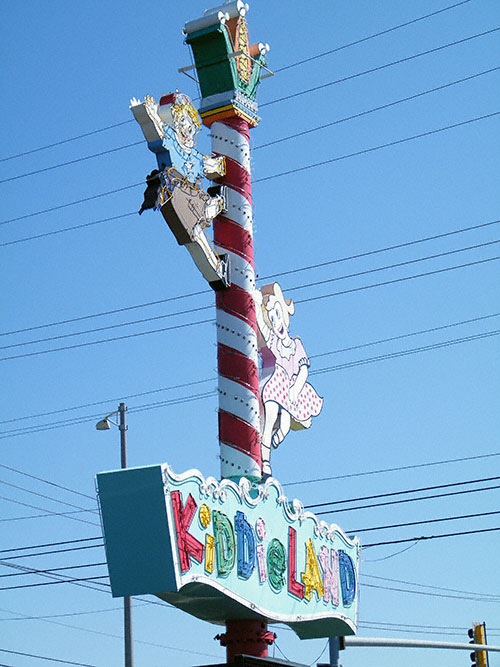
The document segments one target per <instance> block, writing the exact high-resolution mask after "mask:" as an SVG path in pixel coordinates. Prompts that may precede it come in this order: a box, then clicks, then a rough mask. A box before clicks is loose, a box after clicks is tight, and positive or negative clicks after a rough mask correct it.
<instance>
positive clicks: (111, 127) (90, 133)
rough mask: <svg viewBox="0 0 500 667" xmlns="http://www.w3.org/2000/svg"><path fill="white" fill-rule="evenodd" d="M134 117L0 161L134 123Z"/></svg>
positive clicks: (6, 158) (2, 159) (0, 160)
mask: <svg viewBox="0 0 500 667" xmlns="http://www.w3.org/2000/svg"><path fill="white" fill-rule="evenodd" d="M133 122H134V119H133V118H129V119H128V120H122V121H121V122H120V123H113V125H108V126H107V127H101V128H99V129H98V130H91V131H90V132H84V133H83V134H79V135H78V136H76V137H70V138H69V139H61V140H60V141H56V142H54V143H52V144H46V145H45V146H40V147H39V148H31V149H30V150H29V151H24V152H23V153H17V154H16V155H9V156H8V157H3V158H0V162H6V161H7V160H14V158H18V157H24V156H25V155H31V154H32V153H38V152H39V151H44V150H47V149H48V148H54V147H55V146H60V145H61V144H67V143H69V142H70V141H76V140H77V139H83V138H84V137H90V136H91V135H93V134H98V133H99V132H105V131H106V130H113V129H114V128H115V127H120V126H121V125H128V123H133Z"/></svg>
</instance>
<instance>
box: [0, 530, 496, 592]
mask: <svg viewBox="0 0 500 667" xmlns="http://www.w3.org/2000/svg"><path fill="white" fill-rule="evenodd" d="M491 530H500V528H496V529H493V528H492V529H491ZM473 532H485V531H473ZM467 534H468V533H463V535H467ZM451 535H462V533H452V534H450V535H436V536H429V537H425V538H423V537H419V538H418V539H419V540H422V539H434V537H451ZM366 546H368V545H366ZM365 548H366V547H365ZM363 588H376V589H379V590H385V591H396V592H398V593H412V594H413V595H423V596H424V597H433V598H448V599H453V600H473V601H474V602H483V603H484V602H492V603H493V604H498V599H496V600H490V599H489V598H483V597H478V596H477V595H474V594H473V595H470V596H468V595H451V594H447V593H430V592H429V591H412V590H411V589H409V588H396V587H393V586H380V585H378V584H367V583H366V582H365V583H364V584H363ZM0 590H1V589H0Z"/></svg>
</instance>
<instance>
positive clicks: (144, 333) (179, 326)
mask: <svg viewBox="0 0 500 667" xmlns="http://www.w3.org/2000/svg"><path fill="white" fill-rule="evenodd" d="M499 259H500V258H499ZM213 323H214V320H213V318H210V319H208V320H199V321H198V322H187V323H186V324H175V325H172V326H170V327H163V328H161V329H153V330H152V331H141V332H138V333H132V334H126V335H123V336H114V337H113V338H106V339H102V340H93V341H88V342H86V343H75V344H74V345H67V346H65V347H59V348H53V349H52V350H39V351H38V352H26V353H24V354H16V355H13V356H10V357H3V358H0V361H8V360H9V359H21V358H24V357H33V356H37V355H39V354H48V353H49V352H61V351H63V350H74V349H77V348H81V347H88V346H90V345H99V344H101V343H112V342H115V341H118V340H125V339H127V338H137V337H138V336H148V335H150V334H155V333H163V332H165V331H173V330H174V329H185V328H186V327H193V326H198V325H199V324H213Z"/></svg>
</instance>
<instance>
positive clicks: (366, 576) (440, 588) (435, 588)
mask: <svg viewBox="0 0 500 667" xmlns="http://www.w3.org/2000/svg"><path fill="white" fill-rule="evenodd" d="M362 578H363V579H377V580H378V581H389V582H391V583H393V584H406V585H407V586H419V587H420V588H429V589H431V590H433V591H444V592H446V593H462V594H463V595H478V596H480V597H482V598H488V599H495V600H498V599H500V595H494V594H492V593H478V592H477V591H463V590H460V589H457V588H445V587H444V586H433V585H431V584H420V583H418V582H415V581H407V580H405V579H392V578H390V577H381V576H377V575H375V574H364V575H363V577H362Z"/></svg>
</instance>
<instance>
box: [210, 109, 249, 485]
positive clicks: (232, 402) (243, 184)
mask: <svg viewBox="0 0 500 667" xmlns="http://www.w3.org/2000/svg"><path fill="white" fill-rule="evenodd" d="M210 129H211V135H212V150H213V152H214V153H216V154H217V155H224V156H225V157H226V175H225V176H224V177H223V178H222V179H221V180H220V182H221V183H222V184H223V185H225V186H226V194H227V212H226V213H224V215H220V216H218V217H217V218H216V219H215V220H214V243H215V246H216V250H217V252H218V254H222V253H226V254H228V255H229V259H230V279H231V286H230V287H229V288H228V289H226V290H222V291H220V292H217V296H216V315H217V317H216V322H217V361H218V373H219V387H218V389H219V441H220V457H221V476H222V477H226V478H240V477H248V478H249V479H253V480H259V479H260V478H261V453H260V407H259V406H260V403H259V373H258V349H257V323H256V318H255V305H254V301H253V297H252V292H253V290H254V289H255V271H254V261H253V219H252V188H251V181H250V145H249V129H250V126H249V124H248V123H247V121H246V120H244V119H242V118H239V117H236V116H233V117H232V118H227V119H223V120H220V121H216V122H214V123H213V124H212V125H211V128H210Z"/></svg>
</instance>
